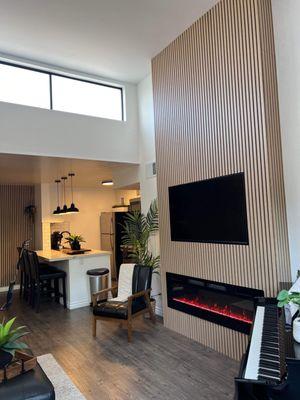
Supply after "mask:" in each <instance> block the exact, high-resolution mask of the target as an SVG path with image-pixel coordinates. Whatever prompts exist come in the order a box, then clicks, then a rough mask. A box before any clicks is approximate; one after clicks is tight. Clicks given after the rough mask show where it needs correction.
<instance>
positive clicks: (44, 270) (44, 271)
mask: <svg viewBox="0 0 300 400" xmlns="http://www.w3.org/2000/svg"><path fill="white" fill-rule="evenodd" d="M39 273H40V279H41V280H42V279H55V278H64V277H65V276H66V273H65V271H62V270H60V269H58V268H56V267H52V265H47V264H43V265H42V266H40V268H39Z"/></svg>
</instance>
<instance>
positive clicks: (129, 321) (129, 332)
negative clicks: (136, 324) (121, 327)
mask: <svg viewBox="0 0 300 400" xmlns="http://www.w3.org/2000/svg"><path fill="white" fill-rule="evenodd" d="M127 338H128V343H130V342H131V341H132V321H131V320H128V321H127Z"/></svg>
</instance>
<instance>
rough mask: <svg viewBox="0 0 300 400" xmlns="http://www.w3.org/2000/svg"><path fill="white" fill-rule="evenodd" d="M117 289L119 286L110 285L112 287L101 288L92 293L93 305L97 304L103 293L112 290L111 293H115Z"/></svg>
mask: <svg viewBox="0 0 300 400" xmlns="http://www.w3.org/2000/svg"><path fill="white" fill-rule="evenodd" d="M117 289H118V286H113V287H110V288H107V289H103V290H100V291H99V292H96V293H93V294H92V300H93V306H96V305H97V298H98V297H99V296H100V295H101V294H105V293H109V292H111V294H112V295H114V293H113V292H114V290H117Z"/></svg>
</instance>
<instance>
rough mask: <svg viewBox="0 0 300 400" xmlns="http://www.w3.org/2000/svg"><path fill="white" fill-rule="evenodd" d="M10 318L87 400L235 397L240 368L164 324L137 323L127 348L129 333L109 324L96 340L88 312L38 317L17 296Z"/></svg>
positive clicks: (54, 308) (54, 310)
mask: <svg viewBox="0 0 300 400" xmlns="http://www.w3.org/2000/svg"><path fill="white" fill-rule="evenodd" d="M0 303H1V302H0ZM10 314H11V315H13V316H14V315H17V316H18V324H22V325H23V324H24V325H27V327H28V328H29V331H30V332H31V334H30V336H28V339H27V342H28V344H29V345H30V347H31V348H32V350H33V352H34V353H35V354H36V355H41V354H45V353H52V354H53V355H54V357H55V358H56V359H57V361H58V362H59V363H60V365H61V366H62V367H63V368H64V370H65V371H66V372H67V374H68V375H69V376H70V377H71V379H72V380H73V382H74V383H75V384H76V385H77V386H78V388H79V389H80V390H81V392H82V393H83V394H84V395H85V396H86V398H87V399H88V400H92V399H93V400H108V399H109V400H112V399H113V400H127V399H130V400H150V399H155V400H156V399H159V400H160V399H161V400H193V399H195V400H196V399H197V400H199V399H201V400H202V399H203V400H206V399H207V400H208V399H209V400H223V399H232V398H233V387H234V385H233V379H234V376H235V375H236V373H237V368H238V364H237V363H236V362H235V361H233V360H230V359H228V358H226V357H224V356H222V355H220V354H218V353H216V352H214V351H213V350H210V349H207V348H205V347H203V346H201V345H200V344H199V343H196V342H194V341H192V340H189V339H187V338H185V337H183V336H181V335H179V334H177V333H175V332H172V331H170V330H168V329H166V328H165V327H164V326H163V325H162V323H157V324H156V326H153V325H152V324H151V322H150V321H148V320H141V321H137V323H136V324H135V327H136V328H137V329H136V330H135V331H134V333H133V342H132V343H130V344H128V343H127V335H126V331H125V329H120V325H119V324H116V323H110V322H103V323H99V325H98V326H99V329H98V335H97V338H96V339H93V338H92V334H91V310H90V309H89V308H81V309H78V310H73V311H68V310H64V309H63V308H62V307H61V306H59V305H57V304H54V303H50V304H42V306H41V312H40V314H36V313H35V312H33V311H32V310H31V309H30V308H29V307H28V306H27V305H26V304H22V303H20V302H19V300H18V296H17V295H16V296H15V301H14V304H13V307H12V309H11V311H10ZM100 326H101V327H100Z"/></svg>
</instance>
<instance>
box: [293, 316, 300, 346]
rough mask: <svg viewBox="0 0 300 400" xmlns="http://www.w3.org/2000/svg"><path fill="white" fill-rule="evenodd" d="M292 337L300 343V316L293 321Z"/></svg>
mask: <svg viewBox="0 0 300 400" xmlns="http://www.w3.org/2000/svg"><path fill="white" fill-rule="evenodd" d="M293 337H294V339H295V340H296V342H298V343H300V318H296V319H295V320H294V322H293Z"/></svg>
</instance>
